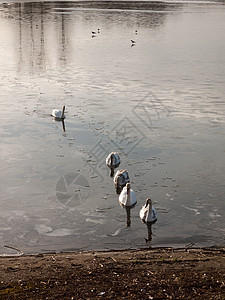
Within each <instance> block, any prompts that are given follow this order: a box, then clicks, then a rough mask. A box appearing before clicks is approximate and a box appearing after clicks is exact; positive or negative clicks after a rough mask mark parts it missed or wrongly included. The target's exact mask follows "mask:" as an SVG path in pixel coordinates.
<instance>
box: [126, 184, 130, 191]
mask: <svg viewBox="0 0 225 300" xmlns="http://www.w3.org/2000/svg"><path fill="white" fill-rule="evenodd" d="M126 188H127V194H129V191H130V183H129V182H128V183H127V184H126Z"/></svg>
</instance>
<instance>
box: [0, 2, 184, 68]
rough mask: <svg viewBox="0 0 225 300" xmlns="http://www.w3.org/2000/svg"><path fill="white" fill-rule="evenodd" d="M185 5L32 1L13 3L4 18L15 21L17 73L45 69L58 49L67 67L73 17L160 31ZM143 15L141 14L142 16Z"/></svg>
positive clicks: (83, 20) (61, 61)
mask: <svg viewBox="0 0 225 300" xmlns="http://www.w3.org/2000/svg"><path fill="white" fill-rule="evenodd" d="M181 6H182V5H173V4H166V3H160V2H159V3H151V2H144V3H143V2H128V1H126V2H104V1H103V2H82V3H80V2H78V3H76V2H43V3H42V2H40V3H38V2H34V3H33V2H31V3H29V2H28V3H26V2H25V3H12V4H11V5H10V7H7V8H6V9H5V10H4V17H5V18H6V19H8V20H9V19H10V20H11V22H14V21H15V22H16V25H17V26H18V32H17V34H18V35H17V39H18V44H19V51H16V53H17V55H18V71H22V70H23V68H24V67H25V66H24V64H26V67H28V68H30V69H33V68H35V67H38V68H40V69H45V68H46V58H47V56H51V55H52V54H51V52H52V48H54V49H57V50H58V64H60V65H66V64H67V63H69V62H68V57H67V51H66V49H67V48H68V47H69V45H68V43H69V42H70V34H72V32H71V30H72V28H73V22H74V16H75V17H76V15H77V17H79V20H81V22H89V23H92V22H96V14H100V17H101V21H102V22H103V23H105V25H106V26H109V24H111V25H112V26H114V25H115V24H116V25H117V26H120V24H121V25H122V26H124V24H126V26H127V27H128V28H129V27H130V28H139V27H144V28H157V27H159V26H161V25H162V24H163V23H164V22H165V20H166V16H167V13H168V9H169V12H170V11H171V10H175V11H176V10H179V9H180V7H181ZM140 13H142V15H141V17H140ZM49 26H50V27H51V28H52V32H51V34H54V33H53V31H54V32H55V33H56V39H55V40H52V41H51V46H48V44H47V43H46V42H47V40H48V38H49V34H50V33H49V32H48V30H47V29H48V27H49Z"/></svg>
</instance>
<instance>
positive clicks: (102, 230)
mask: <svg viewBox="0 0 225 300" xmlns="http://www.w3.org/2000/svg"><path fill="white" fill-rule="evenodd" d="M224 16H225V8H224V5H223V4H221V3H220V2H214V3H213V4H210V2H209V1H208V2H207V3H205V2H204V3H201V2H196V3H192V4H191V3H186V4H185V3H182V1H181V2H179V3H178V4H171V3H168V4H167V3H161V2H159V3H154V4H153V3H151V2H149V3H146V2H145V3H141V2H140V3H139V2H138V3H137V2H135V3H129V2H128V3H127V5H126V6H124V4H122V3H119V2H115V3H112V2H110V3H106V2H104V3H99V2H98V3H94V2H91V3H90V2H85V3H82V4H81V3H66V2H62V3H50V2H49V3H15V4H10V5H8V4H2V5H1V7H0V26H1V27H0V28H1V33H0V34H1V45H2V46H1V49H0V64H1V83H0V85H1V96H0V109H1V121H2V122H1V127H0V134H1V143H0V146H1V157H0V159H1V161H0V171H1V180H0V190H1V192H0V203H1V212H0V224H1V231H0V232H1V234H0V239H1V245H4V244H5V245H8V246H14V247H16V248H19V249H21V250H23V252H30V253H34V252H40V251H51V250H56V251H60V250H70V249H111V248H127V247H139V246H143V245H145V237H146V226H145V225H143V224H142V222H141V220H140V219H139V210H140V208H141V207H142V205H143V204H144V201H145V199H146V198H147V197H151V198H152V199H153V202H154V205H155V207H156V209H157V211H158V221H157V223H156V224H155V225H154V228H152V231H153V232H151V238H152V241H151V245H153V246H159V245H176V246H183V245H185V244H187V243H195V244H196V245H211V244H221V243H223V242H224V225H225V224H224V218H223V215H224V196H223V195H224V189H225V188H224V180H223V178H224V171H225V166H224V163H223V162H224V153H225V146H224V122H225V117H224V108H225V103H224V94H225V93H224V92H225V90H224V78H225V70H224V63H225V57H224V55H225V54H224V53H225V51H224V50H225V41H224V38H223V30H222V28H224V25H225V18H224ZM98 29H100V31H99V33H98ZM136 30H137V34H135V31H136ZM92 31H96V35H95V36H94V37H92ZM131 39H133V40H135V41H136V43H135V46H134V47H131V42H130V40H131ZM62 105H66V108H67V111H66V119H65V124H64V126H65V132H64V131H63V127H62V124H61V122H55V120H53V119H52V118H51V116H50V114H51V111H52V109H54V108H61V106H62ZM114 150H116V151H118V152H119V153H120V156H121V160H122V163H121V168H127V169H128V171H129V174H130V177H131V183H132V187H133V189H134V190H135V193H136V195H137V197H138V203H137V205H136V207H135V208H134V209H133V210H132V214H131V226H130V227H128V228H126V213H125V211H124V210H122V209H121V208H120V207H119V204H118V197H117V195H116V193H115V190H114V186H113V182H112V179H111V178H110V177H109V176H108V170H107V167H106V166H105V158H106V156H107V155H108V154H109V153H110V152H111V151H114ZM149 232H150V231H149ZM152 234H153V235H152ZM8 251H10V250H8V249H6V248H3V246H2V248H1V249H0V252H1V253H8ZM10 253H12V252H10Z"/></svg>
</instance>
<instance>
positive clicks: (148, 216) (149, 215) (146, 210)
mask: <svg viewBox="0 0 225 300" xmlns="http://www.w3.org/2000/svg"><path fill="white" fill-rule="evenodd" d="M140 218H141V220H142V222H144V223H145V224H148V223H150V224H154V223H155V222H156V221H157V212H156V210H155V208H154V206H152V200H151V199H150V198H147V199H146V203H145V205H144V206H142V208H141V210H140Z"/></svg>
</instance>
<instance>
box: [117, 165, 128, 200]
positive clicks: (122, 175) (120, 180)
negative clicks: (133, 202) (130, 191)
mask: <svg viewBox="0 0 225 300" xmlns="http://www.w3.org/2000/svg"><path fill="white" fill-rule="evenodd" d="M113 181H114V186H115V189H116V193H117V194H118V195H119V194H120V193H121V191H122V189H123V188H124V187H125V186H126V184H127V183H128V182H130V177H129V174H128V172H127V170H118V171H117V172H116V175H115V177H114V180H113Z"/></svg>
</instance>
